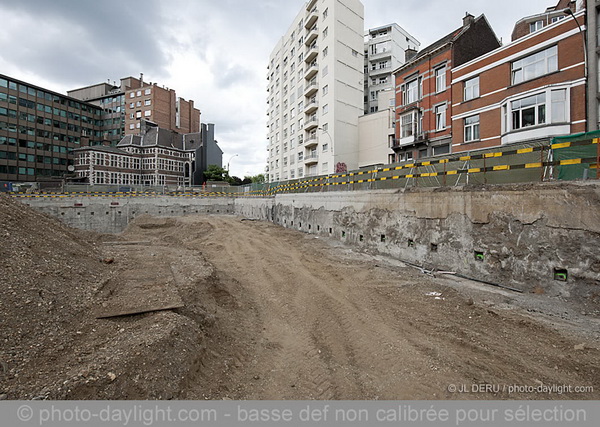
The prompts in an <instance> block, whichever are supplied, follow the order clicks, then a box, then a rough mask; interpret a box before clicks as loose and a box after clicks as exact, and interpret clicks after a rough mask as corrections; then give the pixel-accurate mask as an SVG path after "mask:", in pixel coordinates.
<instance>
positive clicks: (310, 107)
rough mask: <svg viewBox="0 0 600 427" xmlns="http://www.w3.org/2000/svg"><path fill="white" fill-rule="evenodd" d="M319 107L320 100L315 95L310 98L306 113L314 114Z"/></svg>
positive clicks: (305, 108) (305, 109)
mask: <svg viewBox="0 0 600 427" xmlns="http://www.w3.org/2000/svg"><path fill="white" fill-rule="evenodd" d="M318 108H319V102H318V101H317V99H316V97H313V98H311V99H310V100H309V102H308V103H307V104H306V106H305V107H304V113H306V114H312V113H314V112H315V111H316V110H317V109H318Z"/></svg>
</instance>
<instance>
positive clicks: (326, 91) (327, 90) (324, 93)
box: [323, 85, 329, 96]
mask: <svg viewBox="0 0 600 427" xmlns="http://www.w3.org/2000/svg"><path fill="white" fill-rule="evenodd" d="M328 92H329V85H325V86H323V96H325V95H327V93H328Z"/></svg>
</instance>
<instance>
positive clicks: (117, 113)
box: [67, 74, 200, 146]
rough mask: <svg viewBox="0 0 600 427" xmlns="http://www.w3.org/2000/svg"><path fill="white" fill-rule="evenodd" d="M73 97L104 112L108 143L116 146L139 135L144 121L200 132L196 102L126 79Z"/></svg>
mask: <svg viewBox="0 0 600 427" xmlns="http://www.w3.org/2000/svg"><path fill="white" fill-rule="evenodd" d="M67 94H68V95H69V96H71V97H74V98H77V99H80V100H82V101H86V102H89V103H91V104H94V105H97V106H99V107H101V108H102V109H103V110H104V123H103V125H104V128H103V131H104V133H103V136H104V140H105V141H107V142H108V143H109V145H113V146H114V145H116V144H117V143H119V142H120V141H121V139H122V138H123V136H125V135H139V134H140V132H141V119H144V120H146V121H149V122H153V123H155V124H156V125H157V126H159V127H160V128H161V129H168V130H172V131H175V132H178V133H182V134H186V133H194V132H200V110H198V109H197V108H195V107H194V101H192V100H189V101H186V100H185V99H183V98H179V97H177V94H176V93H175V90H173V89H169V88H166V87H162V86H159V85H158V84H156V83H152V82H145V81H144V75H143V74H140V77H139V78H135V77H131V76H130V77H124V78H122V79H121V82H120V84H119V85H117V84H116V83H113V84H110V83H99V84H95V85H91V86H86V87H83V88H79V89H73V90H70V91H68V92H67Z"/></svg>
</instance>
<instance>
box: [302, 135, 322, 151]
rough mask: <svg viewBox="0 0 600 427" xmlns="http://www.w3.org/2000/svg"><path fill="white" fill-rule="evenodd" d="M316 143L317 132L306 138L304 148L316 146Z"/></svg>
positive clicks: (317, 141)
mask: <svg viewBox="0 0 600 427" xmlns="http://www.w3.org/2000/svg"><path fill="white" fill-rule="evenodd" d="M318 144H319V139H318V138H317V134H314V135H310V136H309V137H308V139H307V140H306V142H305V143H304V146H305V147H306V148H310V147H314V146H316V145H318Z"/></svg>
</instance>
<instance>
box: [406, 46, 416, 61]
mask: <svg viewBox="0 0 600 427" xmlns="http://www.w3.org/2000/svg"><path fill="white" fill-rule="evenodd" d="M415 56H417V49H413V48H410V47H409V48H408V49H406V51H405V53H404V57H405V60H406V62H408V61H410V60H412V59H413V58H414V57H415Z"/></svg>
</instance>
